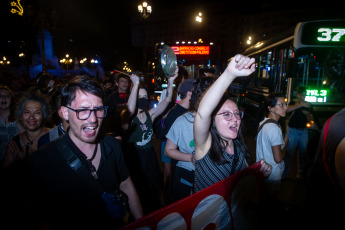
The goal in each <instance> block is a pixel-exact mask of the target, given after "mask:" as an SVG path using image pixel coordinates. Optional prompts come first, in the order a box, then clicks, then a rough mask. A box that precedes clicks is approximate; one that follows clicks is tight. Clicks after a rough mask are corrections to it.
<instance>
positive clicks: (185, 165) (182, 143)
mask: <svg viewBox="0 0 345 230" xmlns="http://www.w3.org/2000/svg"><path fill="white" fill-rule="evenodd" d="M215 80H216V79H215V78H214V77H202V78H199V79H198V80H196V82H195V83H194V84H193V85H192V87H191V88H190V89H189V88H187V90H188V92H187V97H186V98H185V99H182V101H183V102H184V101H185V100H188V104H187V105H188V112H187V113H185V114H183V115H181V116H179V117H178V118H177V119H176V120H175V122H174V123H173V124H172V126H171V128H170V129H169V132H168V133H167V135H166V138H167V143H166V146H165V154H166V155H167V156H169V157H170V158H172V159H174V160H177V163H176V166H175V168H174V173H173V180H172V201H177V200H180V199H182V198H185V197H187V196H189V195H191V193H192V189H193V183H194V171H195V166H194V162H193V155H194V153H195V144H194V136H193V123H194V117H195V114H196V111H197V105H198V102H199V98H200V97H201V95H202V94H203V93H204V91H206V89H207V88H208V87H209V86H211V85H212V84H213V82H214V81H215ZM182 101H181V102H182ZM184 103H186V102H184Z"/></svg>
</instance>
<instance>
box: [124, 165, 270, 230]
mask: <svg viewBox="0 0 345 230" xmlns="http://www.w3.org/2000/svg"><path fill="white" fill-rule="evenodd" d="M263 182H264V180H263V176H262V173H260V163H259V162H257V163H255V164H254V165H252V166H250V167H248V168H246V169H244V170H241V171H239V172H237V173H236V174H234V175H232V176H230V177H228V178H226V179H224V180H222V181H220V182H218V183H216V184H214V185H212V186H210V187H208V188H205V189H203V190H201V191H199V192H197V193H195V194H193V195H191V196H189V197H186V198H184V199H182V200H179V201H177V202H175V203H173V204H170V205H168V206H166V207H164V208H161V209H159V210H157V211H155V212H153V213H150V214H148V215H146V216H144V217H142V218H140V219H139V220H136V221H135V222H132V223H130V224H128V225H126V226H124V227H123V228H121V230H128V229H131V230H132V229H138V230H139V229H140V230H149V229H151V230H156V229H158V230H160V229H164V230H166V229H168V230H170V229H173V230H194V229H195V230H201V229H205V230H206V229H207V230H211V229H226V230H229V229H255V228H257V227H256V226H257V225H258V223H259V221H260V217H261V216H262V214H263V210H264V202H263V201H264V199H263V193H262V189H263Z"/></svg>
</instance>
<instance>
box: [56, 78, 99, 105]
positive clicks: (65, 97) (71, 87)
mask: <svg viewBox="0 0 345 230" xmlns="http://www.w3.org/2000/svg"><path fill="white" fill-rule="evenodd" d="M77 90H81V91H82V92H84V93H89V94H92V95H95V96H97V97H99V98H101V99H102V102H103V103H104V100H105V94H104V91H103V89H102V86H101V85H100V84H99V82H98V81H97V80H96V79H95V78H93V77H90V76H87V75H77V76H75V77H74V78H72V79H71V80H70V81H69V82H68V83H67V84H66V85H65V86H64V87H63V88H62V90H61V105H62V106H67V105H71V103H72V101H73V100H74V99H75V97H76V93H77Z"/></svg>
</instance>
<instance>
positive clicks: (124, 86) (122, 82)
mask: <svg viewBox="0 0 345 230" xmlns="http://www.w3.org/2000/svg"><path fill="white" fill-rule="evenodd" d="M116 85H117V87H118V90H119V93H127V92H128V88H129V82H128V80H127V79H126V78H123V77H120V78H119V82H116Z"/></svg>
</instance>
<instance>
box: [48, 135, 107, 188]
mask: <svg viewBox="0 0 345 230" xmlns="http://www.w3.org/2000/svg"><path fill="white" fill-rule="evenodd" d="M54 143H55V146H56V147H57V149H58V150H59V152H60V154H61V155H62V156H63V158H64V159H65V160H66V162H67V164H68V165H69V166H70V167H71V168H72V169H73V170H74V171H75V172H76V173H77V174H79V175H80V177H81V178H82V179H83V180H84V181H85V182H86V183H87V184H88V185H89V186H90V187H91V188H92V189H93V190H94V191H96V192H97V193H99V194H103V192H104V190H103V187H102V186H101V185H100V184H99V183H98V181H96V179H95V178H94V177H93V176H92V175H91V173H90V172H89V170H87V166H85V165H84V164H83V163H82V162H81V161H80V159H79V158H78V157H77V156H76V155H75V154H74V153H73V151H72V149H71V148H70V147H69V146H68V144H66V143H64V142H63V141H62V137H60V138H58V139H56V140H55V142H54Z"/></svg>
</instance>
